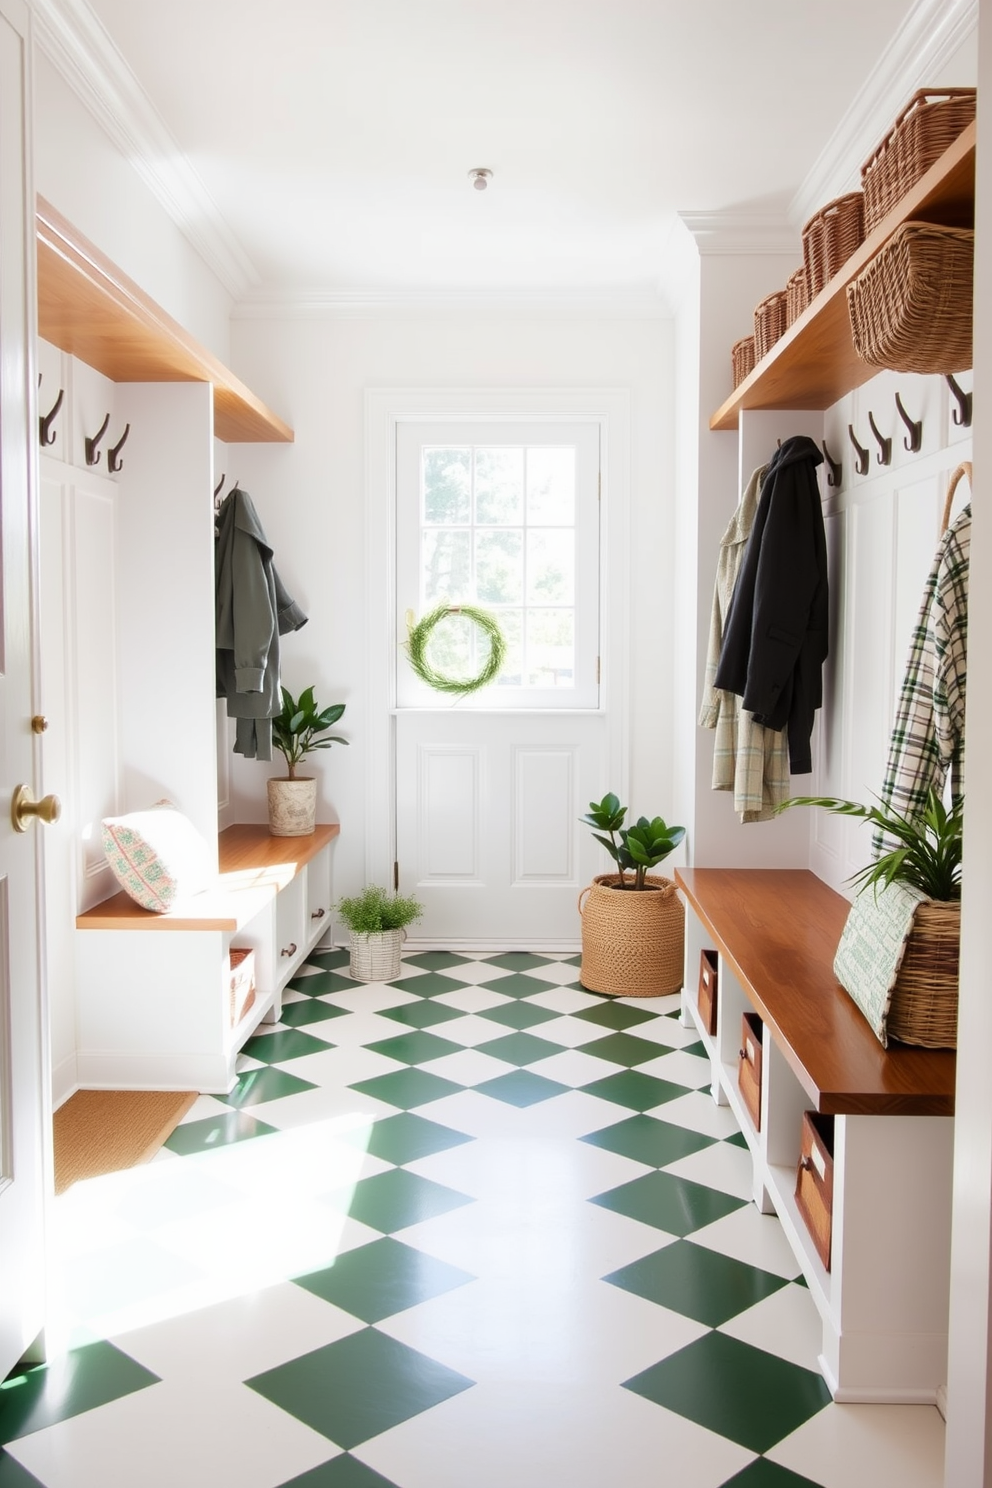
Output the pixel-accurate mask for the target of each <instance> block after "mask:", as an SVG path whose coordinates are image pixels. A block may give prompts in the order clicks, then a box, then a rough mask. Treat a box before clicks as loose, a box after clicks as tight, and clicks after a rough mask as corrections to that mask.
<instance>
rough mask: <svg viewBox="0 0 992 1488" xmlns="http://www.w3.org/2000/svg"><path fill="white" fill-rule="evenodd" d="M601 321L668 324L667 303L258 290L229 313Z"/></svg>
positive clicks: (591, 297) (623, 298) (512, 294)
mask: <svg viewBox="0 0 992 1488" xmlns="http://www.w3.org/2000/svg"><path fill="white" fill-rule="evenodd" d="M469 312H470V313H474V314H493V315H508V314H510V315H512V314H521V315H534V316H552V317H553V316H564V315H604V316H609V317H611V318H613V317H620V318H628V317H629V318H632V319H638V320H644V319H668V317H669V314H670V311H669V307H668V302H667V300H666V299H665V297H664V296H663V295H662V294H661V293H660V292H656V291H654V290H622V289H616V290H609V289H606V290H589V291H586V290H574V291H569V290H553V289H548V290H540V289H537V290H526V289H521V290H512V289H510V290H484V289H471V290H419V289H407V290H402V289H398V290H378V289H375V290H373V289H354V290H322V289H299V290H280V289H277V288H270V289H266V288H263V287H260V288H258V289H256V290H253V291H252V292H251V293H250V294H248V295H246V296H244V298H242V299H241V300H240V301H239V302H238V304H237V305H235V307H234V310H233V311H232V318H233V319H235V320H312V319H321V318H328V319H355V318H360V317H365V316H377V315H420V314H462V313H469Z"/></svg>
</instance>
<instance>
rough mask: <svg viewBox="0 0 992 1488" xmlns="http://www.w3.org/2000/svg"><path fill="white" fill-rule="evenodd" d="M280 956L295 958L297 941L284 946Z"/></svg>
mask: <svg viewBox="0 0 992 1488" xmlns="http://www.w3.org/2000/svg"><path fill="white" fill-rule="evenodd" d="M280 955H283V956H295V955H296V941H295V940H291V941H290V943H289V945H288V946H283V948H282V951H281V952H280Z"/></svg>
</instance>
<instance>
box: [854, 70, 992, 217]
mask: <svg viewBox="0 0 992 1488" xmlns="http://www.w3.org/2000/svg"><path fill="white" fill-rule="evenodd" d="M975 99H976V91H975V89H974V88H921V89H920V90H919V92H918V93H914V94H913V97H912V98H911V99H910V101H909V103H908V104H907V105H906V107H905V108H904V109H903V111H902V113H901V114H900V115H899V117H898V119H897V120H896V122H895V123H894V124H893V126H892V128H891V129H890V130H889V132H888V134H887V135H886V136H885V138H884V139H883V140H882V141H881V143H880V144H879V145H878V146H877V148H876V149H875V150H874V152H873V153H872V155H871V156H870V157H869V159H868V160H866V161H865V163H864V165H863V166H862V167H861V185H862V187H863V189H864V194H865V230H866V232H871V229H872V228H873V227H874V226H875V224H876V223H877V222H880V221H881V220H882V218H883V217H884V216H885V215H886V213H887V212H890V211H891V210H892V208H893V207H894V206H895V204H896V202H898V201H899V200H900V198H901V197H903V196H905V194H906V192H907V191H908V190H909V189H910V187H911V186H914V185H915V184H916V182H917V181H918V180H919V179H920V177H921V176H923V175H926V173H927V171H928V170H929V169H930V167H931V166H932V165H933V163H934V161H936V160H939V159H940V157H941V155H943V153H944V151H945V150H946V149H948V148H949V147H950V146H951V145H952V144H953V143H954V141H955V140H956V139H957V137H958V135H959V134H960V133H961V131H962V130H963V129H966V128H967V127H968V125H969V124H970V123H971V122H972V120H973V119H974V117H975Z"/></svg>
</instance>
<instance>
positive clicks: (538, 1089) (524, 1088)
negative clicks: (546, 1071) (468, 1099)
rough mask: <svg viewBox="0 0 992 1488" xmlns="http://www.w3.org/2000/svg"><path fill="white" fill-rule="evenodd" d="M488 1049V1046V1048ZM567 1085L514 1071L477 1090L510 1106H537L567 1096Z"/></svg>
mask: <svg viewBox="0 0 992 1488" xmlns="http://www.w3.org/2000/svg"><path fill="white" fill-rule="evenodd" d="M486 1047H487V1048H488V1045H487V1046H486ZM568 1088H569V1087H568V1086H567V1085H559V1083H558V1081H557V1080H546V1079H545V1078H544V1076H543V1075H534V1074H532V1073H531V1071H530V1070H512V1071H511V1072H510V1073H509V1074H506V1075H497V1076H496V1078H495V1080H485V1081H484V1082H483V1083H482V1084H481V1085H476V1086H475V1089H476V1090H477V1091H478V1092H479V1093H480V1094H481V1095H489V1096H492V1098H493V1100H501V1101H505V1102H506V1104H507V1105H509V1106H518V1107H520V1108H521V1109H522V1108H523V1107H524V1106H536V1105H539V1104H540V1102H541V1101H546V1100H551V1098H552V1097H553V1096H556V1095H565V1094H566V1093H567V1091H568Z"/></svg>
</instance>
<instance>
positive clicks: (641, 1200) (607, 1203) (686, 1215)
mask: <svg viewBox="0 0 992 1488" xmlns="http://www.w3.org/2000/svg"><path fill="white" fill-rule="evenodd" d="M649 1119H650V1118H649ZM589 1202H590V1203H591V1204H599V1205H600V1206H601V1207H602V1208H603V1209H612V1210H613V1212H614V1213H615V1214H626V1215H627V1217H628V1218H629V1219H638V1220H640V1221H641V1223H642V1224H649V1225H654V1227H655V1229H657V1230H666V1231H667V1232H668V1234H669V1235H691V1234H692V1233H693V1231H694V1230H701V1229H702V1228H703V1226H704V1225H708V1224H713V1223H714V1222H715V1221H716V1220H718V1219H724V1218H725V1217H726V1215H728V1214H733V1212H734V1210H735V1209H743V1208H744V1206H745V1204H746V1202H747V1200H746V1199H735V1198H734V1197H733V1195H731V1194H725V1193H721V1192H720V1190H719V1189H717V1188H704V1186H703V1185H702V1184H701V1183H690V1182H689V1180H688V1179H687V1178H676V1177H675V1175H674V1173H645V1174H644V1175H643V1177H641V1178H634V1179H633V1180H632V1182H630V1183H622V1184H621V1185H620V1187H619V1188H611V1189H610V1190H609V1192H608V1193H601V1194H597V1195H596V1197H595V1198H594V1199H590V1201H589Z"/></svg>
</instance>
